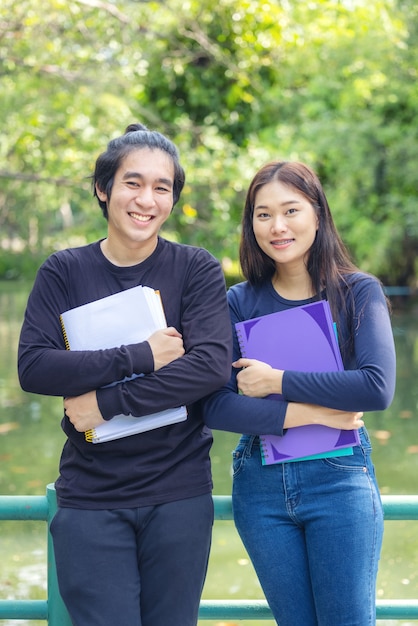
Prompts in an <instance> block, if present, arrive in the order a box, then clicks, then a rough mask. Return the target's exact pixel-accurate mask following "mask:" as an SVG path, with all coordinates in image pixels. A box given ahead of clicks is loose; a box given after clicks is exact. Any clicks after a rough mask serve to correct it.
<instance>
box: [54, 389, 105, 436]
mask: <svg viewBox="0 0 418 626" xmlns="http://www.w3.org/2000/svg"><path fill="white" fill-rule="evenodd" d="M64 410H65V414H66V415H67V417H68V419H69V420H70V422H71V423H72V425H73V426H74V428H75V429H76V430H77V431H78V432H80V433H84V432H86V430H90V428H95V426H99V425H100V424H104V423H106V422H105V420H104V419H103V417H102V414H101V413H100V410H99V405H98V404H97V397H96V392H95V391H89V392H88V393H84V394H83V395H82V396H77V397H74V398H64Z"/></svg>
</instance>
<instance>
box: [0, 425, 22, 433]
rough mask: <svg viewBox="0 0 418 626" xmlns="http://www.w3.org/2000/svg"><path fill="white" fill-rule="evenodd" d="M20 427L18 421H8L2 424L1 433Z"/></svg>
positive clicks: (0, 426)
mask: <svg viewBox="0 0 418 626" xmlns="http://www.w3.org/2000/svg"><path fill="white" fill-rule="evenodd" d="M16 428H19V424H18V423H17V422H6V423H5V424H0V435H6V434H7V433H9V432H10V431H11V430H16Z"/></svg>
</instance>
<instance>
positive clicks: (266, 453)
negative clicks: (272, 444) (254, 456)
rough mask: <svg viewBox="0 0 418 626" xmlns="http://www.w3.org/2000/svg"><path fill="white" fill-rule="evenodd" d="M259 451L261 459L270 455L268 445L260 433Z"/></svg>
mask: <svg viewBox="0 0 418 626" xmlns="http://www.w3.org/2000/svg"><path fill="white" fill-rule="evenodd" d="M260 453H261V457H262V458H263V459H268V457H269V456H270V455H269V448H268V445H267V443H266V440H265V438H264V437H263V436H262V435H260Z"/></svg>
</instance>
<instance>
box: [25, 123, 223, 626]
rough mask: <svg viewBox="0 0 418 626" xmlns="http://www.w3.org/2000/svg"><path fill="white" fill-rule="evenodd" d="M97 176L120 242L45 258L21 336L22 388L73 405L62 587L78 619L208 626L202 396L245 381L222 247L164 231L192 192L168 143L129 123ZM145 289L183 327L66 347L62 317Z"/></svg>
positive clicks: (208, 484) (208, 524) (58, 532)
mask: <svg viewBox="0 0 418 626" xmlns="http://www.w3.org/2000/svg"><path fill="white" fill-rule="evenodd" d="M93 183H94V193H95V195H96V197H97V198H98V202H99V205H100V207H101V208H102V211H103V214H104V216H105V218H106V219H107V223H108V230H107V237H106V238H105V239H103V240H101V241H97V242H95V243H92V244H90V245H87V246H84V247H81V248H75V249H68V250H63V251H61V252H57V253H55V254H53V255H51V256H50V257H49V258H48V259H47V260H46V262H45V263H44V264H43V266H42V267H41V268H40V270H39V272H38V275H37V278H36V280H35V284H34V286H33V290H32V292H31V295H30V297H29V300H28V305H27V310H26V314H25V320H24V324H23V328H22V332H21V338H20V345H19V361H18V368H19V376H20V381H21V385H22V387H23V389H25V390H26V391H29V392H33V393H40V394H45V395H54V396H63V398H64V409H65V411H64V418H63V421H62V427H63V429H64V431H65V433H66V435H67V440H66V443H65V445H64V449H63V452H62V457H61V462H60V475H59V478H58V480H57V481H56V490H57V497H58V505H59V509H58V512H57V514H56V516H55V518H54V520H53V522H52V525H51V532H52V535H53V539H54V549H55V556H56V563H57V572H58V580H59V586H60V591H61V594H62V597H63V599H64V602H65V603H66V606H67V608H68V611H69V614H70V616H71V619H72V621H73V623H74V625H75V626H115V624H117V625H118V626H168V625H170V626H194V625H195V624H196V622H197V614H198V608H199V601H200V595H201V591H202V587H203V583H204V579H205V574H206V568H207V561H208V555H209V549H210V541H211V529H212V524H213V505H212V498H211V488H212V481H211V472H210V459H209V450H210V447H211V443H212V437H211V434H210V431H209V430H208V429H207V428H206V427H205V426H204V424H203V422H202V419H201V415H200V412H199V409H198V403H197V401H198V400H199V399H200V398H202V397H203V396H205V395H206V394H208V393H211V392H212V391H214V390H216V389H217V388H219V387H220V386H221V385H222V384H224V383H225V382H226V381H227V379H228V378H229V374H230V364H231V325H230V321H229V314H228V308H227V303H226V295H225V284H224V278H223V274H222V271H221V268H220V265H219V263H218V262H217V261H216V260H215V259H214V258H213V257H212V256H211V255H210V254H209V253H208V252H207V251H205V250H203V249H200V248H195V247H191V246H185V245H180V244H176V243H172V242H169V241H167V240H165V239H163V238H161V237H160V236H159V231H160V228H161V226H162V225H163V224H164V222H165V221H166V220H167V218H168V217H169V215H170V213H171V211H172V208H173V206H174V205H175V204H176V202H177V201H178V199H179V196H180V193H181V190H182V188H183V185H184V172H183V169H182V167H181V165H180V163H179V158H178V152H177V149H176V147H175V146H174V145H173V144H172V142H171V141H169V140H168V139H167V138H166V137H164V136H163V135H161V134H160V133H157V132H155V131H148V130H147V129H146V128H145V127H143V126H142V125H140V124H134V125H131V126H129V127H128V128H127V129H126V131H125V134H124V135H122V136H121V137H118V138H116V139H114V140H112V141H110V142H109V144H108V146H107V150H106V151H105V152H104V153H103V154H101V155H100V156H99V158H98V159H97V162H96V167H95V172H94V175H93ZM137 285H143V286H149V287H152V288H153V289H156V290H159V292H160V294H161V299H162V303H163V307H164V312H165V316H166V319H167V324H168V328H166V329H164V330H160V331H157V332H155V333H154V334H152V335H151V336H150V337H149V338H148V340H147V341H144V342H141V343H137V344H132V345H125V346H120V347H116V348H111V349H105V350H95V351H71V350H70V351H67V350H65V344H64V338H63V335H62V331H61V326H60V318H59V316H60V314H61V313H63V312H64V311H66V310H69V309H72V308H74V307H77V306H80V305H83V304H86V303H88V302H92V301H95V300H98V299H101V298H104V297H106V296H109V295H111V294H115V293H118V292H120V291H123V290H125V289H129V288H131V287H134V286H137ZM135 374H137V375H138V374H142V376H137V377H136V378H134V379H133V380H129V381H128V382H123V383H119V384H116V385H110V383H114V382H116V381H121V380H124V379H126V378H127V377H132V376H133V375H135ZM109 385H110V386H109ZM180 405H187V409H188V416H187V420H186V421H183V422H180V423H177V424H174V425H171V426H164V427H162V428H158V429H154V430H150V431H148V432H144V433H141V434H137V435H133V436H129V437H125V438H121V439H117V440H115V441H110V442H107V443H99V444H93V443H91V442H87V441H86V439H85V435H84V433H85V431H87V430H89V429H91V428H94V427H96V426H99V425H100V424H102V423H104V422H106V421H107V420H110V419H112V417H113V416H115V415H118V414H125V415H129V414H132V415H134V416H137V417H138V419H141V416H144V415H148V414H150V413H156V412H159V411H163V410H165V409H169V408H174V407H177V406H180Z"/></svg>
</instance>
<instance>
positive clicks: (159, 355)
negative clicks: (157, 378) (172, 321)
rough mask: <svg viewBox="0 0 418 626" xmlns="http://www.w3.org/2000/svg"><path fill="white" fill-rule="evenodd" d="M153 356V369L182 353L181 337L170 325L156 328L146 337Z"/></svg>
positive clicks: (178, 356) (166, 363)
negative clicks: (159, 328)
mask: <svg viewBox="0 0 418 626" xmlns="http://www.w3.org/2000/svg"><path fill="white" fill-rule="evenodd" d="M148 343H149V345H150V348H151V351H152V355H153V357H154V371H155V372H156V371H157V370H159V369H160V368H161V367H164V365H168V364H169V363H171V362H172V361H175V360H176V359H179V358H180V357H181V356H183V354H184V346H183V338H182V336H181V334H180V333H179V332H178V331H177V330H176V329H175V328H173V327H172V326H170V327H169V328H163V329H162V330H157V331H156V332H155V333H153V334H152V335H151V337H149V338H148Z"/></svg>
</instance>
